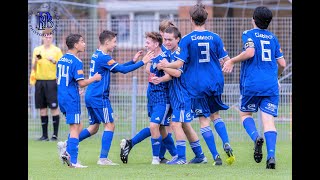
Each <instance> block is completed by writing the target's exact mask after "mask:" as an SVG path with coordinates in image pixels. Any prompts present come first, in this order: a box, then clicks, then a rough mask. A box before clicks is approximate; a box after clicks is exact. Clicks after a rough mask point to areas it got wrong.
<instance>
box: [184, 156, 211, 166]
mask: <svg viewBox="0 0 320 180" xmlns="http://www.w3.org/2000/svg"><path fill="white" fill-rule="evenodd" d="M207 162H208V160H207V157H205V156H204V154H202V156H201V157H194V158H193V159H191V160H190V161H189V162H188V164H204V163H207Z"/></svg>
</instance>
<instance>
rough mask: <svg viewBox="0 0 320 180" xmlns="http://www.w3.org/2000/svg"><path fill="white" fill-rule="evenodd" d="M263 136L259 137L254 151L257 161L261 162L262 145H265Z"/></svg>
mask: <svg viewBox="0 0 320 180" xmlns="http://www.w3.org/2000/svg"><path fill="white" fill-rule="evenodd" d="M263 142H264V140H263V138H262V137H257V139H256V141H255V143H254V153H253V158H254V160H255V161H256V162H257V163H260V162H261V160H262V157H263V155H262V145H263Z"/></svg>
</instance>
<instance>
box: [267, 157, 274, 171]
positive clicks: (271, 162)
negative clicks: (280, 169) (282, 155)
mask: <svg viewBox="0 0 320 180" xmlns="http://www.w3.org/2000/svg"><path fill="white" fill-rule="evenodd" d="M266 168H267V169H275V168H276V160H275V159H274V157H271V158H269V159H268V160H267V167H266Z"/></svg>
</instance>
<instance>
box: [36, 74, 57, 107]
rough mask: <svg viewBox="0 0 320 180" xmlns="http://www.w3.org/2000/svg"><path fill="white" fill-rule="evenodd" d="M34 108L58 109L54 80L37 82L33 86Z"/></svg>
mask: <svg viewBox="0 0 320 180" xmlns="http://www.w3.org/2000/svg"><path fill="white" fill-rule="evenodd" d="M35 105H36V108H37V109H39V108H47V107H49V108H50V109H55V108H57V107H58V98H57V82H56V80H37V81H36V84H35Z"/></svg>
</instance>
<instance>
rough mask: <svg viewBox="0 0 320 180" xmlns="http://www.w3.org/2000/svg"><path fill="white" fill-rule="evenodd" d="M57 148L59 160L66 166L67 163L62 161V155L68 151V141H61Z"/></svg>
mask: <svg viewBox="0 0 320 180" xmlns="http://www.w3.org/2000/svg"><path fill="white" fill-rule="evenodd" d="M57 148H58V154H59V159H60V160H61V161H62V163H63V164H64V163H65V161H63V159H62V155H63V154H64V153H65V152H66V149H67V141H59V142H58V143H57Z"/></svg>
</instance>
